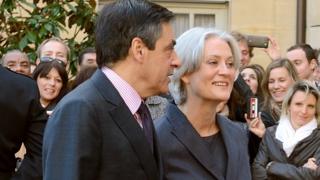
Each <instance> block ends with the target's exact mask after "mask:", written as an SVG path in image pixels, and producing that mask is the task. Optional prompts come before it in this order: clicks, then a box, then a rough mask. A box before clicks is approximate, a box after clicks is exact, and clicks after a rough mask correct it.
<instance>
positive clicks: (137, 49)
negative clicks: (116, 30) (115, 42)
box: [130, 37, 146, 61]
mask: <svg viewBox="0 0 320 180" xmlns="http://www.w3.org/2000/svg"><path fill="white" fill-rule="evenodd" d="M130 48H131V51H132V55H133V56H134V58H135V59H137V60H138V61H142V60H143V59H144V56H145V53H146V46H145V44H144V43H143V41H142V39H141V38H139V37H135V38H133V39H132V41H131V47H130Z"/></svg>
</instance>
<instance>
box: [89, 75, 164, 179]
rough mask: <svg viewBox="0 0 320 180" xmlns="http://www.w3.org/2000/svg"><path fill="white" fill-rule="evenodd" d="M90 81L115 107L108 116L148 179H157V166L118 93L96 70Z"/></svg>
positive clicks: (145, 140) (145, 141)
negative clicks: (137, 159) (134, 154)
mask: <svg viewBox="0 0 320 180" xmlns="http://www.w3.org/2000/svg"><path fill="white" fill-rule="evenodd" d="M91 80H92V82H93V84H94V86H95V87H96V88H97V89H98V91H99V92H100V93H101V95H102V96H103V97H104V98H105V100H106V101H108V102H109V103H112V104H114V105H115V108H114V109H112V110H110V115H111V117H112V119H113V120H114V122H115V123H116V124H117V125H118V127H119V128H120V129H121V131H122V132H123V134H124V135H125V136H126V137H127V139H128V141H129V142H130V144H131V146H132V148H133V149H134V151H135V152H136V155H137V157H138V158H139V160H140V162H141V165H142V166H143V169H144V170H145V171H146V174H147V177H148V179H158V178H159V172H158V170H157V164H156V161H155V158H154V157H153V154H152V152H151V149H150V146H149V144H148V142H147V139H146V137H145V136H144V133H143V131H142V129H141V127H140V126H139V124H138V123H137V121H136V119H135V118H134V116H133V115H132V114H131V112H130V110H129V108H128V107H127V105H126V104H125V102H124V101H123V99H122V98H121V96H120V94H119V93H118V91H117V90H116V89H115V87H114V86H113V85H112V83H111V82H110V81H109V79H108V78H107V77H106V76H105V75H104V74H103V72H102V71H101V70H97V71H96V72H95V74H94V75H93V76H92V78H91ZM153 129H154V128H153ZM156 157H157V156H156Z"/></svg>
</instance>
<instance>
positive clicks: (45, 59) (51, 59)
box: [40, 56, 66, 67]
mask: <svg viewBox="0 0 320 180" xmlns="http://www.w3.org/2000/svg"><path fill="white" fill-rule="evenodd" d="M40 61H41V62H51V61H57V62H58V63H60V64H61V65H63V66H64V67H66V63H64V62H63V61H62V60H60V59H55V58H52V57H47V56H44V57H41V58H40Z"/></svg>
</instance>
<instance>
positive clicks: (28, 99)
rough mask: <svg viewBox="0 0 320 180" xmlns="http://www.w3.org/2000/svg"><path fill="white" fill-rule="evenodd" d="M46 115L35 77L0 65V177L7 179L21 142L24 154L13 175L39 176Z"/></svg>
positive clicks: (28, 177) (40, 174)
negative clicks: (33, 78)
mask: <svg viewBox="0 0 320 180" xmlns="http://www.w3.org/2000/svg"><path fill="white" fill-rule="evenodd" d="M46 122H47V116H46V113H45V111H44V109H43V108H42V107H41V105H40V102H39V92H38V87H37V85H36V83H35V81H34V80H32V79H31V78H29V77H26V76H24V75H21V74H17V73H15V72H12V71H10V70H7V69H5V68H3V67H1V66H0V179H1V180H6V179H10V176H11V175H12V174H13V173H14V169H15V167H16V160H15V153H16V152H17V151H18V150H19V149H20V147H21V144H22V142H23V143H24V145H25V147H26V151H27V153H26V155H25V156H24V160H23V162H22V164H21V166H20V168H19V170H18V172H17V173H15V174H14V176H13V179H24V180H26V179H30V180H31V179H32V180H37V179H42V168H41V152H42V139H43V131H44V128H45V125H46Z"/></svg>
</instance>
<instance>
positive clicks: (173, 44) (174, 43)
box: [172, 39, 177, 47]
mask: <svg viewBox="0 0 320 180" xmlns="http://www.w3.org/2000/svg"><path fill="white" fill-rule="evenodd" d="M176 44H177V41H176V40H174V39H173V40H172V46H173V47H174V46H175V45H176Z"/></svg>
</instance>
